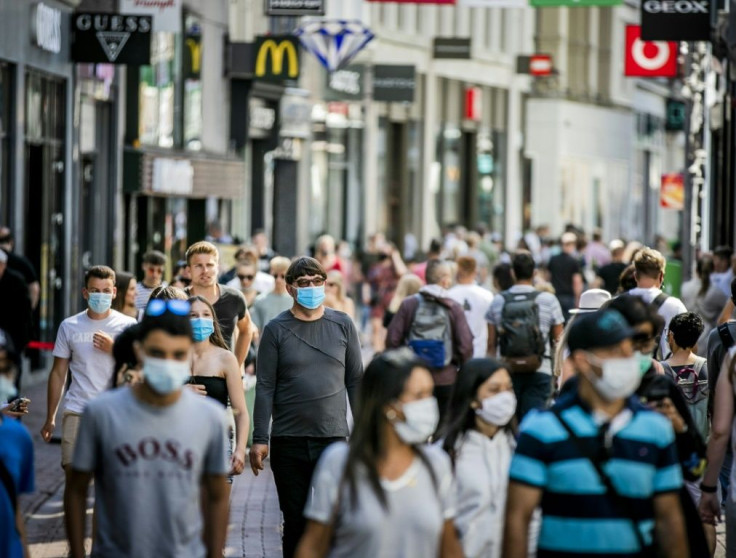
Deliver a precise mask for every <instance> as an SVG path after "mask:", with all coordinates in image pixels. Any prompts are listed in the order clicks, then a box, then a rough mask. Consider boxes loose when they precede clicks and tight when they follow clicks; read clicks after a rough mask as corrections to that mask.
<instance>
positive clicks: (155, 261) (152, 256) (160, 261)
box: [143, 250, 166, 265]
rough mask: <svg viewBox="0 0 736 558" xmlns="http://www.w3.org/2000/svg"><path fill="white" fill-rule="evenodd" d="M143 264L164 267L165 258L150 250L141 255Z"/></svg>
mask: <svg viewBox="0 0 736 558" xmlns="http://www.w3.org/2000/svg"><path fill="white" fill-rule="evenodd" d="M143 263H144V264H150V265H166V256H165V255H164V254H163V252H159V251H158V250H151V251H150V252H146V253H145V254H143Z"/></svg>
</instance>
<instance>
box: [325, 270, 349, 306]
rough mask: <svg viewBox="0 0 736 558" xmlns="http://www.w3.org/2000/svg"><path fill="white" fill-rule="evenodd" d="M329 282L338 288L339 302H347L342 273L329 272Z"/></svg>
mask: <svg viewBox="0 0 736 558" xmlns="http://www.w3.org/2000/svg"><path fill="white" fill-rule="evenodd" d="M327 280H328V281H333V282H334V283H335V286H336V287H337V300H339V301H340V302H342V301H344V300H345V281H343V277H342V272H340V271H337V270H336V269H333V270H332V271H328V272H327Z"/></svg>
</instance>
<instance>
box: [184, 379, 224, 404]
mask: <svg viewBox="0 0 736 558" xmlns="http://www.w3.org/2000/svg"><path fill="white" fill-rule="evenodd" d="M189 383H190V384H202V385H203V386H204V389H205V390H207V397H211V398H212V399H214V400H215V401H218V402H219V403H221V404H222V405H223V406H225V407H227V404H228V391H227V381H225V378H218V377H217V376H192V377H191V378H190V379H189Z"/></svg>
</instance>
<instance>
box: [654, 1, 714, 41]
mask: <svg viewBox="0 0 736 558" xmlns="http://www.w3.org/2000/svg"><path fill="white" fill-rule="evenodd" d="M710 6H711V2H710V0H642V2H641V38H642V39H644V40H645V41H709V40H710V35H711V29H710V21H711V20H710Z"/></svg>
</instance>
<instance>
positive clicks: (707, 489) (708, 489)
mask: <svg viewBox="0 0 736 558" xmlns="http://www.w3.org/2000/svg"><path fill="white" fill-rule="evenodd" d="M700 491H701V492H705V493H706V494H715V493H716V492H717V491H718V486H708V485H707V484H705V483H700Z"/></svg>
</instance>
